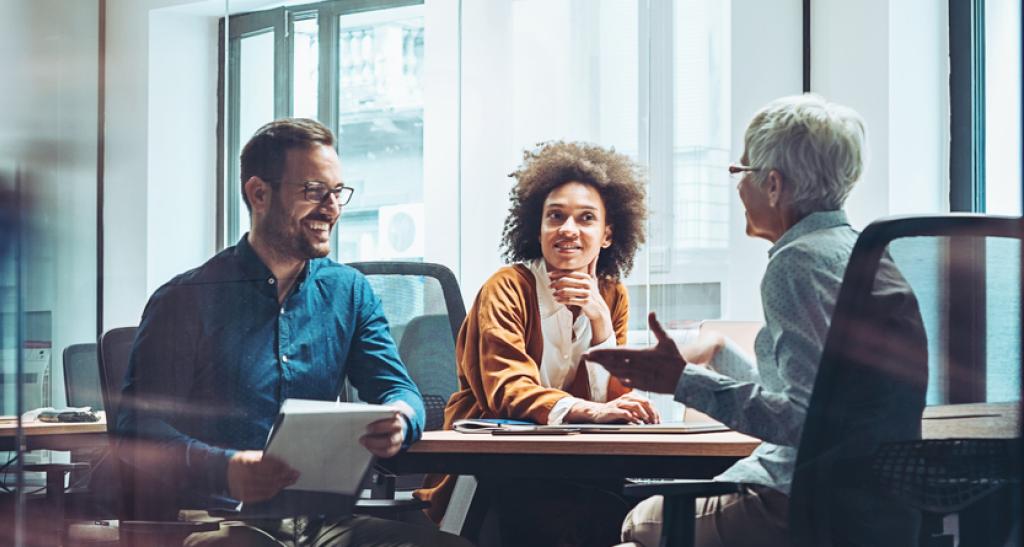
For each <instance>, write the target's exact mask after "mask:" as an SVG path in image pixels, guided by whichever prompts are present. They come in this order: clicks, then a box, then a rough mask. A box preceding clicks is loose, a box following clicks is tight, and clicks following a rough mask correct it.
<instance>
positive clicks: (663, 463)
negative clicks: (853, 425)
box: [380, 403, 1020, 538]
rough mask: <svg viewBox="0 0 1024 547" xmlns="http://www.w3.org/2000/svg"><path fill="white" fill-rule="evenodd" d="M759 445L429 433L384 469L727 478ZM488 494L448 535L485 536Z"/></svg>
mask: <svg viewBox="0 0 1024 547" xmlns="http://www.w3.org/2000/svg"><path fill="white" fill-rule="evenodd" d="M1019 422H1020V407H1019V405H1018V404H1017V403H982V404H967V405H943V406H933V407H928V408H926V409H925V413H924V420H922V430H923V437H924V438H925V439H941V438H1013V437H1017V436H1018V434H1019V433H1018V431H1019ZM759 444H760V441H759V440H758V439H755V438H753V437H748V436H746V435H743V434H740V433H736V432H733V431H727V432H718V433H693V434H686V435H678V434H676V435H673V434H621V433H620V434H577V435H559V436H492V435H485V434H465V433H458V432H454V431H428V432H426V433H424V434H423V438H422V440H420V441H419V442H417V443H416V444H415V445H413V446H412V448H410V449H409V450H408V451H406V452H403V453H401V454H399V455H398V456H395V457H394V458H390V459H388V460H384V461H382V462H380V464H381V465H382V466H383V467H384V468H385V469H387V470H389V471H390V472H392V473H395V474H406V473H448V474H454V475H473V476H475V477H476V479H477V480H478V481H479V482H480V485H481V487H483V486H485V485H486V484H487V483H488V482H491V483H494V482H501V481H505V480H508V479H515V478H567V479H622V478H624V477H644V478H691V479H699V478H710V477H713V476H714V475H716V474H718V473H720V472H721V471H723V470H725V469H726V468H727V467H729V466H730V465H732V464H733V463H734V462H735V461H737V460H739V459H740V458H743V457H745V456H747V455H749V454H750V453H751V452H752V451H753V450H754V449H755V448H756V447H757V446H758V445H759ZM481 487H477V488H476V489H475V490H474V489H472V488H470V489H468V490H466V491H464V492H460V491H458V490H457V491H456V493H455V494H454V495H453V500H452V505H451V506H450V508H449V510H451V509H452V508H454V507H459V508H458V509H457V511H458V513H459V514H457V515H455V517H454V519H453V520H452V522H454V523H455V524H454V525H453V526H450V527H449V528H448V531H452V532H457V533H461V534H462V535H464V536H466V537H470V538H474V537H476V536H477V535H478V534H479V527H480V524H482V520H483V517H484V513H485V512H486V507H487V503H488V502H487V499H486V498H489V496H490V494H489V493H488V490H487V489H486V488H481ZM459 496H469V497H470V499H468V500H467V499H459ZM446 520H448V517H446Z"/></svg>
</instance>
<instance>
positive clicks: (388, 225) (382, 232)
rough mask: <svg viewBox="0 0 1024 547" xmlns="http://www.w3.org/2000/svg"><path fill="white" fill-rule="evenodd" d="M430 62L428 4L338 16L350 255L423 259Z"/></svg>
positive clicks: (343, 246) (344, 255) (344, 246)
mask: <svg viewBox="0 0 1024 547" xmlns="http://www.w3.org/2000/svg"><path fill="white" fill-rule="evenodd" d="M423 62H424V24H423V7H422V6H410V7H402V8H394V9H387V10H378V11H373V12H367V13H358V14H352V15H342V16H341V17H339V21H338V81H339V93H338V118H339V119H338V141H339V142H338V151H339V155H340V156H341V162H342V169H343V176H344V178H345V184H347V185H350V186H352V187H354V188H355V190H356V192H355V196H354V197H353V199H352V202H351V203H350V204H349V205H348V206H347V207H346V208H345V212H344V224H343V231H344V237H341V238H340V243H339V246H338V248H339V251H340V253H339V257H340V260H341V261H343V262H347V261H354V260H392V259H400V260H422V259H423V255H424V249H423V242H424V237H425V234H424V218H423V215H424V211H423Z"/></svg>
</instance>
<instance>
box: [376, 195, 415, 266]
mask: <svg viewBox="0 0 1024 547" xmlns="http://www.w3.org/2000/svg"><path fill="white" fill-rule="evenodd" d="M423 235H424V234H423V204H422V203H403V204H400V205H385V206H383V207H381V208H380V210H379V211H378V212H377V255H378V259H379V260H391V259H405V258H422V257H423Z"/></svg>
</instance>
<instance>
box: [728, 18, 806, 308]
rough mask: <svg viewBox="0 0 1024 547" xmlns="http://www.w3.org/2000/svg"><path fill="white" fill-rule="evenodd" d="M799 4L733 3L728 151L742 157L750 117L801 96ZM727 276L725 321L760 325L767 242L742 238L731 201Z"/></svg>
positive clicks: (738, 209) (739, 208)
mask: <svg viewBox="0 0 1024 547" xmlns="http://www.w3.org/2000/svg"><path fill="white" fill-rule="evenodd" d="M801 4H802V2H800V0H784V1H783V0H778V1H774V2H763V1H761V0H733V2H732V150H733V156H734V159H736V160H738V159H739V157H740V156H741V155H742V154H743V133H744V131H746V129H747V124H748V123H749V122H750V118H752V117H753V115H754V113H755V112H757V111H758V110H759V109H760V108H761V107H762V106H764V105H765V104H766V103H768V102H769V101H771V100H772V99H776V98H778V97H782V96H785V95H793V94H795V93H800V91H801V87H802V81H803V61H802V58H803V57H802V56H803V42H802V38H801V36H802V30H801V24H802V21H803V19H802V6H801ZM730 207H731V210H730V215H729V218H731V219H733V220H732V225H731V226H730V227H729V275H728V277H727V280H726V284H725V286H724V287H723V299H724V302H723V303H722V304H723V306H722V312H723V313H722V316H723V318H725V319H731V320H743V321H761V320H763V314H762V311H761V292H760V279H761V275H762V274H763V273H764V269H765V265H766V264H767V263H768V247H769V246H770V245H769V243H768V242H766V241H765V240H763V239H753V238H751V237H749V236H747V235H746V233H745V231H744V228H745V226H746V221H745V220H744V213H743V204H742V203H740V200H739V197H738V195H737V194H736V193H735V192H733V193H732V199H731V201H730Z"/></svg>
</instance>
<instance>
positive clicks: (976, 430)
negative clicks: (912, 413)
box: [921, 403, 1020, 439]
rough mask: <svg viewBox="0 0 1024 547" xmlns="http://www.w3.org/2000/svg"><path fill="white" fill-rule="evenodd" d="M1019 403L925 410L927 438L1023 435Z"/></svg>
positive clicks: (923, 422)
mask: <svg viewBox="0 0 1024 547" xmlns="http://www.w3.org/2000/svg"><path fill="white" fill-rule="evenodd" d="M1019 427H1020V405H1019V404H1018V403H974V404H966V405H940V406H930V407H927V408H925V409H924V419H923V420H922V421H921V436H922V437H924V438H925V439H952V438H968V439H1012V438H1014V437H1017V436H1018V435H1019V434H1020V429H1019Z"/></svg>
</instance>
